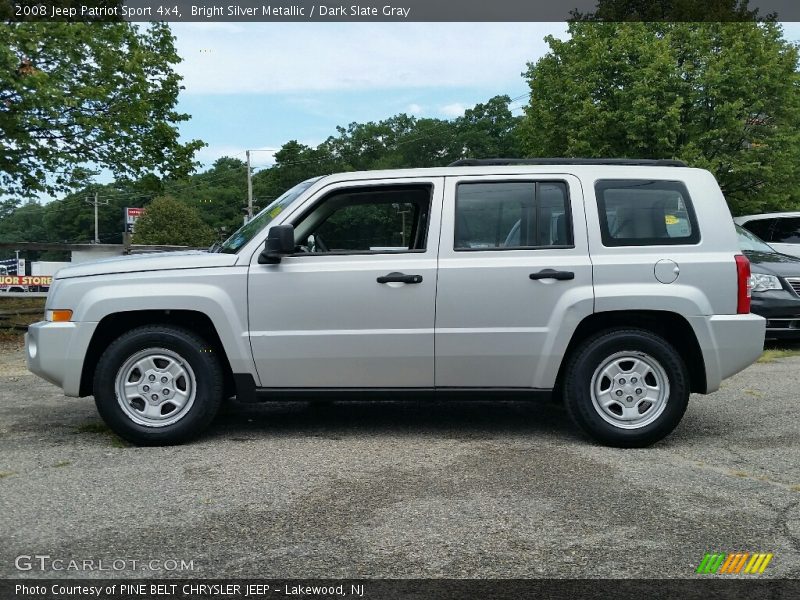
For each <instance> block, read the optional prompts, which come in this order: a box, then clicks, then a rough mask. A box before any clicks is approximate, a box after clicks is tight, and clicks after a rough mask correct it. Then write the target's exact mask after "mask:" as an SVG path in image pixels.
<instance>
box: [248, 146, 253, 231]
mask: <svg viewBox="0 0 800 600" xmlns="http://www.w3.org/2000/svg"><path fill="white" fill-rule="evenodd" d="M252 218H253V170H252V169H251V168H250V150H248V151H247V221H248V223H249V222H250V219H252Z"/></svg>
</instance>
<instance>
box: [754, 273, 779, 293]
mask: <svg viewBox="0 0 800 600" xmlns="http://www.w3.org/2000/svg"><path fill="white" fill-rule="evenodd" d="M750 283H751V285H752V289H753V291H754V292H766V291H767V290H782V289H783V286H782V285H781V280H780V279H778V278H777V277H775V275H765V274H763V273H753V274H752V275H750Z"/></svg>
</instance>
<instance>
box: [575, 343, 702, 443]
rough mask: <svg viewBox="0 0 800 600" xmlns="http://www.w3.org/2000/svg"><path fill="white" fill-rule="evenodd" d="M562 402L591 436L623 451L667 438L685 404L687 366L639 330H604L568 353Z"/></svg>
mask: <svg viewBox="0 0 800 600" xmlns="http://www.w3.org/2000/svg"><path fill="white" fill-rule="evenodd" d="M564 398H565V404H566V406H567V410H568V412H569V414H570V416H571V417H572V420H573V421H574V422H575V423H576V424H577V425H578V426H579V427H580V428H581V429H582V430H583V431H584V432H585V433H587V434H588V435H589V436H590V437H592V438H593V439H595V440H597V441H599V442H601V443H603V444H606V445H609V446H617V447H624V448H633V447H644V446H649V445H651V444H653V443H655V442H657V441H659V440H660V439H662V438H664V437H666V436H667V435H669V434H670V433H671V432H672V431H673V430H674V429H675V427H677V426H678V423H680V420H681V418H682V417H683V414H684V412H686V407H687V405H688V403H689V383H688V376H687V373H686V366H685V365H684V363H683V360H682V359H681V357H680V355H679V354H678V352H677V351H676V350H675V348H674V347H673V346H672V345H671V344H670V343H669V342H667V341H666V340H665V339H663V338H661V337H660V336H657V335H655V334H653V333H650V332H648V331H645V330H641V329H628V330H621V331H620V330H617V331H606V332H602V333H599V334H597V335H596V336H594V337H592V338H590V339H588V340H586V341H585V342H584V343H583V344H581V345H580V346H579V347H578V348H577V349H576V350H575V352H573V354H572V355H571V357H570V359H569V363H568V364H567V367H566V372H565V379H564Z"/></svg>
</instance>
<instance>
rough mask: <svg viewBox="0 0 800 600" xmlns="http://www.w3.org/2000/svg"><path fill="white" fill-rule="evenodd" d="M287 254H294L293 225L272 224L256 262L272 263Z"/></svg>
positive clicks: (275, 262)
mask: <svg viewBox="0 0 800 600" xmlns="http://www.w3.org/2000/svg"><path fill="white" fill-rule="evenodd" d="M288 254H294V226H293V225H274V226H273V227H271V228H270V230H269V233H268V234H267V243H266V244H265V245H264V250H262V251H261V254H259V256H258V263H259V264H261V265H265V264H266V265H274V264H277V263H279V262H281V258H283V257H284V256H286V255H288Z"/></svg>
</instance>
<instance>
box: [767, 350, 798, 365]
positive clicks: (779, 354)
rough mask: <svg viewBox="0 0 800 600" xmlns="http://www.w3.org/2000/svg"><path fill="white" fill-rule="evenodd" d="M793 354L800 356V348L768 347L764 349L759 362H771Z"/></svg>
mask: <svg viewBox="0 0 800 600" xmlns="http://www.w3.org/2000/svg"><path fill="white" fill-rule="evenodd" d="M791 356H800V348H768V349H766V350H764V353H763V354H762V355H761V358H759V359H758V362H760V363H771V362H775V361H776V360H778V359H779V358H789V357H791Z"/></svg>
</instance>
